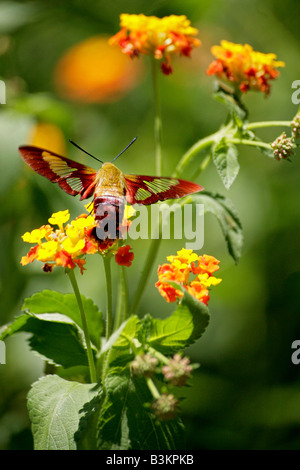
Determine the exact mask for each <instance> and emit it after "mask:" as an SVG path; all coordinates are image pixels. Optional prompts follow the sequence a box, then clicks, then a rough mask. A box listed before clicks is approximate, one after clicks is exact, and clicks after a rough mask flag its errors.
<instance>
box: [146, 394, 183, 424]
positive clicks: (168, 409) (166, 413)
mask: <svg viewBox="0 0 300 470" xmlns="http://www.w3.org/2000/svg"><path fill="white" fill-rule="evenodd" d="M177 407H178V400H177V399H176V398H175V397H174V395H171V394H169V395H168V394H167V393H164V394H163V395H161V396H160V397H159V398H156V400H154V401H153V402H152V404H151V408H152V410H153V411H154V414H155V415H156V416H157V417H158V418H159V419H160V420H161V421H167V420H169V419H174V418H176V413H177Z"/></svg>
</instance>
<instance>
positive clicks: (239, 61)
mask: <svg viewBox="0 0 300 470" xmlns="http://www.w3.org/2000/svg"><path fill="white" fill-rule="evenodd" d="M211 52H212V54H213V55H214V56H215V57H216V60H214V61H213V62H212V63H211V64H210V65H209V67H208V69H207V72H206V73H207V74H208V75H216V76H217V77H219V78H220V79H225V80H229V81H230V82H231V83H233V84H236V85H237V86H238V87H239V89H240V90H241V91H242V92H243V93H246V92H247V91H248V90H258V91H262V92H263V93H265V94H266V95H268V94H269V93H270V89H271V85H270V83H269V82H270V80H274V79H275V78H276V77H278V75H279V72H278V70H276V69H277V68H278V67H284V65H285V63H284V62H282V61H276V55H275V54H272V53H270V54H264V53H262V52H256V51H254V50H253V49H252V47H251V46H249V44H244V45H242V44H234V43H232V42H228V41H225V40H223V41H221V45H220V46H213V47H212V49H211Z"/></svg>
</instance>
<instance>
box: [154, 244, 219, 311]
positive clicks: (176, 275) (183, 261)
mask: <svg viewBox="0 0 300 470" xmlns="http://www.w3.org/2000/svg"><path fill="white" fill-rule="evenodd" d="M167 260H168V261H169V262H170V263H164V264H163V265H161V266H159V268H158V282H156V284H155V285H156V287H157V288H158V290H159V292H160V294H161V295H162V296H163V297H164V299H165V300H166V301H167V302H175V301H176V300H179V299H181V297H182V296H183V292H182V291H181V290H179V289H176V288H175V287H173V286H172V285H170V284H169V281H173V282H176V283H178V284H180V285H181V286H182V287H184V288H185V289H186V290H187V291H188V292H189V293H190V294H191V295H193V296H194V297H195V298H196V299H198V300H200V301H201V302H203V303H205V304H206V305H207V304H208V301H209V299H210V296H209V288H210V287H211V286H216V285H218V284H219V283H220V282H221V281H222V279H220V278H216V277H214V276H213V273H214V272H215V271H218V269H219V263H220V261H218V260H217V259H216V258H214V257H213V256H210V255H205V254H204V255H201V256H198V255H197V254H196V253H194V252H193V250H186V249H185V248H183V249H182V250H180V251H178V252H177V255H175V256H173V255H172V256H168V257H167ZM192 275H195V278H194V279H192V280H191V276H192Z"/></svg>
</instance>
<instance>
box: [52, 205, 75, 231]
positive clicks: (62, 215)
mask: <svg viewBox="0 0 300 470" xmlns="http://www.w3.org/2000/svg"><path fill="white" fill-rule="evenodd" d="M69 218H70V214H69V211H68V209H67V210H65V211H59V212H55V213H54V214H52V216H51V217H50V218H49V219H48V222H49V224H52V225H58V226H59V228H60V230H63V224H65V223H66V222H68V220H69Z"/></svg>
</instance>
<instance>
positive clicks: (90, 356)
mask: <svg viewBox="0 0 300 470" xmlns="http://www.w3.org/2000/svg"><path fill="white" fill-rule="evenodd" d="M66 272H67V274H68V276H69V279H70V281H71V284H72V287H73V290H74V294H75V297H76V300H77V304H78V308H79V311H80V316H81V322H82V328H83V333H84V338H85V342H86V349H87V357H88V363H89V369H90V379H91V382H92V383H95V382H97V376H96V368H95V363H94V357H93V351H92V348H91V340H90V335H89V330H88V325H87V321H86V315H85V311H84V308H83V303H82V299H81V295H80V292H79V288H78V284H77V281H76V277H75V274H74V270H73V269H67V270H66Z"/></svg>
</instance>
